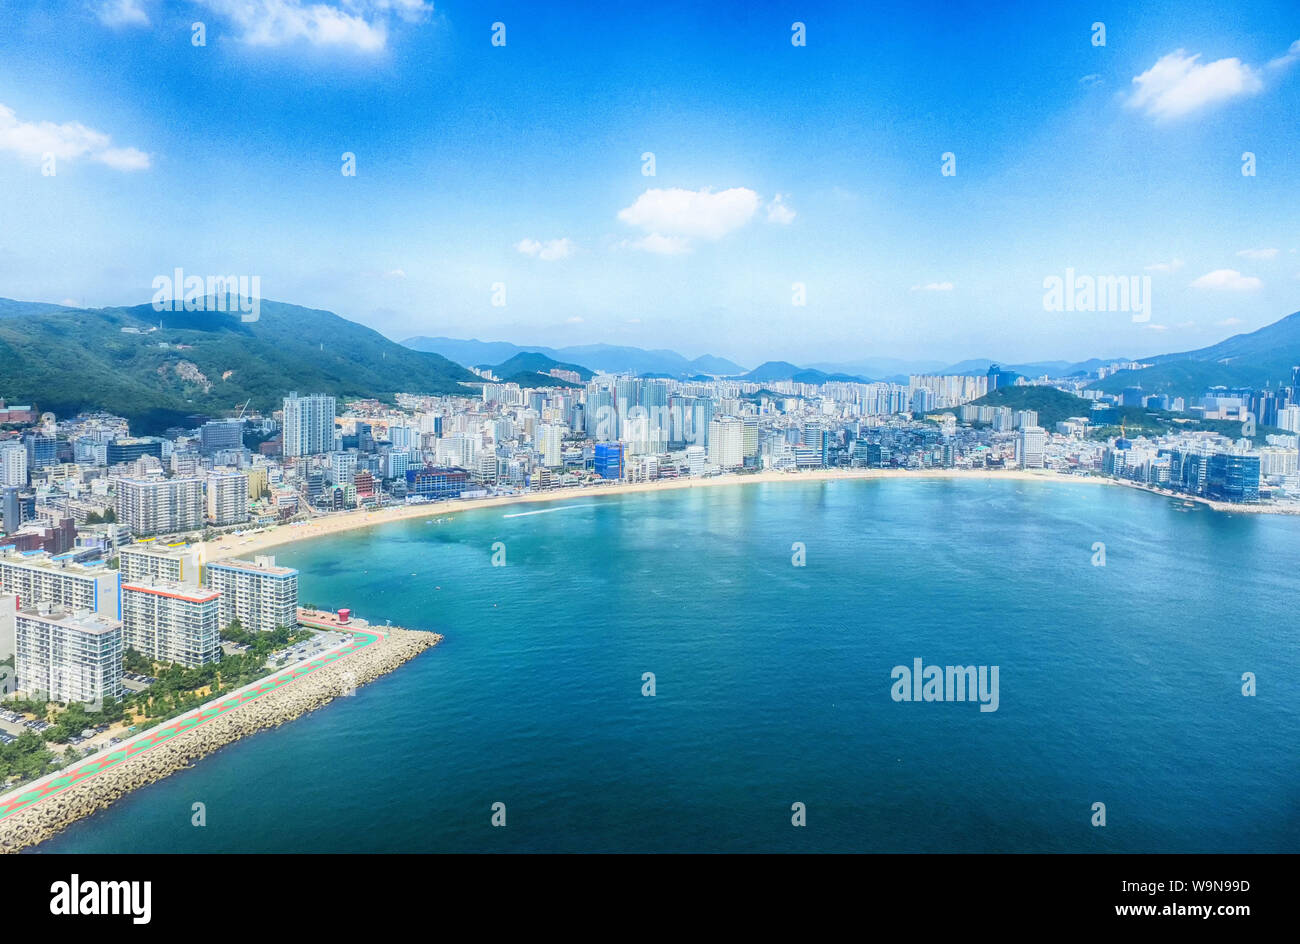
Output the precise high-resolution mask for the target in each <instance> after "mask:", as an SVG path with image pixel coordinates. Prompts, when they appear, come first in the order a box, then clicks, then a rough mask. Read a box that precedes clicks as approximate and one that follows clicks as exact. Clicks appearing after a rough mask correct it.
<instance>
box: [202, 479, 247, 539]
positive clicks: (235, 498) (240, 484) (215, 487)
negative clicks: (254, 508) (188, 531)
mask: <svg viewBox="0 0 1300 944" xmlns="http://www.w3.org/2000/svg"><path fill="white" fill-rule="evenodd" d="M207 500H208V521H209V523H211V524H214V525H216V526H218V527H221V526H223V525H230V524H243V523H244V522H245V521H247V520H248V476H247V475H245V474H244V473H243V472H235V471H222V472H209V473H208V488H207Z"/></svg>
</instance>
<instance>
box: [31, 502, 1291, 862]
mask: <svg viewBox="0 0 1300 944" xmlns="http://www.w3.org/2000/svg"><path fill="white" fill-rule="evenodd" d="M543 510H545V511H547V512H548V513H546V514H520V512H521V511H529V512H532V511H543ZM438 517H439V515H438V513H437V512H435V511H433V510H431V513H430V515H429V516H428V518H427V519H426V518H417V519H414V520H411V521H405V522H400V523H394V524H388V525H383V526H381V527H378V528H374V529H370V530H365V531H354V532H349V533H345V534H340V535H337V536H332V537H328V538H322V539H320V540H317V541H311V542H305V543H302V544H297V545H290V546H285V547H280V548H277V549H276V550H275V552H274V553H275V554H276V556H277V559H278V560H279V561H280V562H283V563H287V564H289V565H291V566H295V567H298V568H300V569H301V570H302V578H301V589H302V598H303V600H304V601H306V602H310V603H315V604H319V605H323V606H329V607H331V608H334V607H339V606H350V607H352V608H353V610H354V611H355V612H356V613H357V614H358V615H360V616H363V617H366V618H369V619H371V620H372V621H376V622H380V623H382V622H383V621H384V620H385V619H390V620H392V622H393V623H394V624H396V625H403V626H409V627H412V628H417V629H429V630H434V631H436V632H440V633H443V634H444V635H445V636H446V639H445V640H444V641H443V642H442V643H441V644H440V645H438V646H437V647H435V648H434V649H432V650H429V651H427V652H425V653H423V654H421V655H420V656H418V657H417V658H416V659H414V660H413V661H412V662H410V663H408V664H406V665H405V666H403V667H402V668H400V669H398V670H397V671H395V672H394V673H392V674H389V675H386V676H384V677H382V678H380V679H378V680H377V681H375V682H373V683H371V684H368V685H366V686H364V687H362V688H361V689H360V690H359V691H358V692H357V694H356V695H355V696H354V697H350V698H341V699H337V700H335V701H334V702H333V703H331V704H330V705H328V706H326V707H324V708H322V709H320V710H318V711H315V712H312V713H311V714H309V715H307V716H305V717H302V718H299V719H298V720H295V721H293V722H292V723H290V724H287V725H285V726H283V727H281V728H278V729H275V730H273V731H268V732H264V733H261V734H258V735H256V736H253V737H251V738H246V739H244V740H242V741H240V742H238V743H236V744H233V745H231V746H229V747H226V748H223V749H222V750H220V751H219V752H217V753H216V754H213V755H211V756H210V757H208V758H205V759H204V760H202V761H200V762H199V763H198V764H196V765H195V766H194V767H193V768H192V769H190V770H186V771H182V772H181V773H178V774H175V775H173V776H172V777H169V778H168V779H166V780H164V781H162V782H159V783H157V784H153V785H151V786H149V787H146V788H143V789H141V790H139V791H136V792H135V793H134V794H132V795H131V796H129V797H127V798H125V799H123V800H121V801H119V802H118V803H116V804H114V805H113V807H111V808H110V809H109V810H107V811H104V812H101V813H98V814H96V815H94V816H92V817H89V818H87V819H85V820H82V821H81V822H79V823H77V824H75V825H74V826H73V827H71V828H70V829H68V830H67V831H65V832H64V833H62V834H60V835H59V836H57V837H55V838H54V839H53V840H51V841H49V842H47V843H44V844H42V845H41V846H39V847H37V850H36V851H38V852H74V851H75V852H154V851H156V852H243V851H247V852H279V851H300V852H366V851H400V852H417V851H431V852H432V851H765V850H770V851H963V852H974V851H1023V852H1032V851H1080V852H1110V851H1122V852H1181V851H1225V852H1227V851H1234V852H1235V851H1241V852H1246V851H1300V788H1298V787H1297V786H1296V784H1297V782H1300V776H1298V775H1300V751H1297V745H1300V646H1297V644H1296V632H1297V631H1296V621H1295V618H1294V609H1295V601H1296V599H1297V592H1298V591H1300V573H1298V572H1297V565H1296V551H1297V549H1300V520H1297V519H1295V518H1290V517H1282V516H1277V517H1275V516H1265V515H1223V514H1217V513H1213V512H1210V511H1208V510H1204V509H1196V510H1191V511H1187V510H1182V509H1180V508H1179V507H1176V503H1173V502H1170V501H1168V500H1166V499H1162V498H1159V497H1156V496H1153V495H1149V494H1144V493H1140V492H1135V491H1130V490H1127V489H1110V488H1106V489H1102V488H1078V487H1074V486H1072V485H1070V484H1066V483H1060V484H1057V483H1051V482H1041V483H1040V482H1027V481H996V480H977V481H958V480H947V479H935V480H908V479H881V480H868V481H833V482H789V483H773V484H765V483H764V484H753V485H747V486H746V487H744V488H711V489H699V490H681V491H664V492H658V493H643V494H626V495H614V496H602V497H599V498H594V499H585V498H584V499H583V500H582V501H561V502H557V503H555V504H554V505H531V506H528V507H526V508H521V507H518V506H515V507H505V508H494V509H483V510H479V511H473V512H465V513H458V514H456V516H455V520H453V521H451V522H444V523H441V524H437V523H430V522H431V520H434V519H437V518H438ZM498 541H499V542H502V543H503V544H504V545H505V554H506V566H505V567H492V566H491V559H492V553H493V551H492V545H493V543H494V542H498ZM794 542H803V543H804V544H805V545H806V547H807V566H806V567H794V566H792V565H791V555H792V553H793V552H792V549H791V545H792V544H793V543H794ZM1095 542H1103V543H1104V544H1105V553H1106V564H1105V566H1104V567H1097V566H1093V560H1094V557H1095V554H1096V552H1095V551H1094V548H1093V545H1094V543H1095ZM915 658H921V659H923V660H924V661H925V663H926V664H927V665H954V664H961V665H997V666H999V668H1000V674H999V678H1000V691H999V707H998V710H997V711H996V712H984V713H982V712H980V711H979V710H978V706H977V705H976V704H973V703H970V702H966V703H942V702H919V703H900V702H895V701H893V700H892V699H891V698H890V687H891V682H892V680H891V677H890V672H891V669H892V668H893V667H894V666H895V665H900V664H901V665H908V666H910V665H911V664H912V660H913V659H915ZM1248 671H1249V672H1254V673H1256V676H1257V678H1258V691H1259V694H1258V695H1257V696H1256V697H1254V698H1247V697H1243V696H1242V694H1241V686H1242V682H1241V676H1242V673H1243V672H1248ZM645 672H653V673H655V677H656V687H657V694H656V696H655V697H653V698H647V697H643V696H642V694H641V692H642V685H643V682H642V674H643V673H645ZM497 801H500V802H503V803H505V804H506V807H507V826H506V828H504V829H502V828H493V827H492V826H491V824H490V819H491V807H492V804H493V803H494V802H497ZM196 802H202V803H204V804H205V805H206V811H207V826H206V827H203V828H196V827H194V826H192V825H191V824H190V820H191V816H192V804H194V803H196ZM795 802H802V803H804V804H806V806H807V823H808V825H807V826H806V827H804V828H795V827H792V826H791V824H790V817H791V810H790V808H791V804H792V803H795ZM1094 802H1103V803H1105V804H1106V816H1107V825H1106V826H1105V827H1104V828H1094V827H1093V826H1091V825H1090V819H1091V816H1092V809H1091V808H1092V804H1093V803H1094Z"/></svg>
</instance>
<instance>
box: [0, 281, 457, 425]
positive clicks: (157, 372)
mask: <svg viewBox="0 0 1300 944" xmlns="http://www.w3.org/2000/svg"><path fill="white" fill-rule="evenodd" d="M0 312H3V313H4V316H3V317H0V396H3V397H6V398H8V399H9V401H10V402H20V403H26V402H32V403H35V404H36V406H37V408H38V409H40V410H51V411H53V412H54V413H56V414H58V415H60V416H64V415H68V414H71V413H75V412H78V411H82V410H92V409H102V410H108V411H110V412H112V413H116V414H118V415H120V416H125V417H126V418H127V419H128V420H129V421H130V422H131V429H132V432H136V433H157V432H161V431H162V430H163V429H165V428H167V427H168V426H172V425H192V424H193V423H194V421H195V418H196V417H197V418H202V417H204V416H220V415H223V414H226V413H230V412H233V411H236V410H238V409H239V407H241V406H243V404H244V402H245V401H251V403H250V408H252V409H258V410H263V411H269V410H272V409H276V408H278V407H279V405H280V401H281V399H282V398H283V397H284V395H285V394H286V393H288V392H289V391H291V390H297V391H299V392H301V393H317V392H319V393H330V394H333V395H335V396H336V397H340V398H343V397H377V398H380V399H390V400H391V398H392V397H393V395H394V394H396V393H401V392H407V393H427V394H445V393H457V392H467V391H466V388H465V387H462V386H460V382H461V381H469V382H473V381H475V380H477V379H478V378H476V377H475V376H474V375H473V374H471V373H470V372H469V371H467V370H465V369H464V368H463V367H460V366H458V365H456V364H453V363H452V362H451V361H449V360H447V359H446V358H444V357H442V356H440V355H437V354H429V353H421V352H418V351H412V350H411V349H410V348H407V347H403V346H402V345H400V344H397V343H395V342H393V341H390V340H388V339H387V338H385V337H384V336H383V335H381V334H380V333H379V332H377V331H373V330H371V329H370V328H367V327H365V326H363V325H359V324H357V323H356V322H353V321H348V320H347V319H346V318H342V317H340V316H338V315H336V314H334V313H333V312H329V311H321V310H319V309H314V308H302V307H300V306H298V305H288V304H285V303H283V302H273V301H263V302H262V303H261V310H260V317H259V318H258V320H257V321H254V322H244V321H241V320H240V318H239V315H238V314H235V315H231V314H226V313H223V312H217V311H202V312H183V311H182V312H168V311H163V312H158V311H155V310H154V309H153V307H152V306H151V305H136V306H133V307H129V308H98V309H86V310H81V309H68V308H61V307H58V306H49V305H44V304H40V303H26V302H14V301H10V300H7V299H0ZM160 325H161V326H160Z"/></svg>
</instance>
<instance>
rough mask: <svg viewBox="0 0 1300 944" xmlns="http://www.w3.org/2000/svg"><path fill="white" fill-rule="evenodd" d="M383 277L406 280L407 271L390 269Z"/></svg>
mask: <svg viewBox="0 0 1300 944" xmlns="http://www.w3.org/2000/svg"><path fill="white" fill-rule="evenodd" d="M383 277H384V278H386V279H404V278H406V270H405V269H389V270H388V271H387V272H385V273H384V275H383Z"/></svg>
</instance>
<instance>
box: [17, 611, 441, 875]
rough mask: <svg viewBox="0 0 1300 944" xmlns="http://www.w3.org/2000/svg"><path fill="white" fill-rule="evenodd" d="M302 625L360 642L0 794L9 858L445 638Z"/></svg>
mask: <svg viewBox="0 0 1300 944" xmlns="http://www.w3.org/2000/svg"><path fill="white" fill-rule="evenodd" d="M299 621H300V622H301V623H302V624H303V625H306V626H310V627H313V628H317V629H330V630H334V631H340V630H341V631H346V632H350V633H351V634H352V638H351V639H350V640H349V641H348V642H346V643H344V644H343V645H341V646H338V647H337V648H334V649H331V650H330V651H328V652H326V653H324V654H322V655H320V656H316V657H313V658H311V659H307V660H304V661H303V662H299V663H297V664H295V665H291V666H288V667H286V668H284V669H280V670H277V671H275V672H273V673H271V674H270V675H267V676H265V677H264V678H262V679H259V680H257V681H255V682H252V683H250V684H249V685H246V686H244V687H243V688H240V689H238V690H237V691H234V692H230V693H228V694H226V695H223V696H221V697H220V698H216V699H213V700H212V701H210V702H208V703H206V704H204V705H202V706H200V707H199V708H198V709H196V710H195V711H192V712H189V713H187V714H184V715H182V716H180V717H177V718H172V719H170V720H168V721H165V722H162V723H161V724H159V725H156V726H155V727H153V728H150V729H149V730H147V731H144V732H142V733H140V734H138V735H135V736H133V737H132V738H130V739H129V740H127V741H124V742H123V743H121V744H118V745H114V746H113V747H112V748H111V749H107V748H106V749H105V750H103V751H101V752H100V753H98V754H96V755H95V756H93V757H90V758H87V759H85V760H83V761H80V762H78V763H77V764H75V765H74V766H72V767H71V768H69V769H65V770H60V771H56V772H55V773H52V774H47V775H46V776H44V777H41V778H39V779H37V780H34V781H32V782H30V783H27V784H24V785H22V786H20V787H18V788H17V789H15V790H13V791H11V792H9V793H7V794H5V795H3V796H0V852H17V851H20V850H22V849H23V848H26V847H28V846H32V845H35V844H36V843H38V842H41V841H43V840H45V839H48V838H49V837H50V836H52V835H53V834H54V833H56V832H58V831H59V830H60V829H63V828H64V827H66V826H67V825H69V824H70V823H72V822H74V821H75V820H77V819H80V818H81V817H83V816H87V815H89V814H90V813H93V812H94V811H95V810H97V809H102V808H104V807H106V806H108V805H109V804H110V803H111V802H113V801H114V800H116V799H118V798H119V797H121V796H122V795H124V794H126V793H127V792H129V791H130V790H133V789H135V788H136V787H139V786H143V785H145V784H147V783H152V782H154V781H156V780H160V779H162V778H163V777H166V776H168V775H169V774H171V773H173V772H175V771H176V770H180V769H182V768H184V767H187V766H189V764H190V762H192V761H193V760H196V759H198V758H200V757H202V756H204V755H206V754H209V753H211V752H213V751H215V750H217V749H218V748H220V747H223V746H224V745H226V744H229V743H231V742H233V741H236V740H238V739H239V738H241V737H245V736H247V735H250V734H253V733H256V732H257V731H260V730H263V729H265V728H269V727H274V726H277V725H280V724H283V723H284V722H286V721H290V720H292V719H294V718H296V717H298V716H300V715H302V714H304V713H306V712H308V711H311V710H313V709H315V708H318V707H320V706H322V705H324V704H326V703H328V702H330V701H332V700H333V699H334V698H336V697H339V696H346V695H350V694H352V693H353V691H354V690H355V689H356V687H357V686H359V685H363V684H365V683H366V682H369V681H373V680H374V679H376V678H378V677H379V676H380V675H383V674H385V673H387V672H390V671H392V670H393V669H395V668H397V667H398V666H400V665H401V664H402V663H404V662H406V661H408V660H409V659H412V658H414V657H415V656H416V655H418V654H419V653H420V652H423V651H424V650H425V649H427V648H429V647H430V646H433V645H436V644H437V643H438V642H439V641H441V639H442V637H441V636H439V635H438V634H436V633H428V632H420V631H415V630H408V629H401V628H399V627H389V626H385V627H370V626H359V625H353V624H346V625H345V624H341V623H340V622H339V620H338V618H337V617H335V616H334V615H333V614H325V613H316V612H310V611H306V610H301V611H299Z"/></svg>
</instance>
